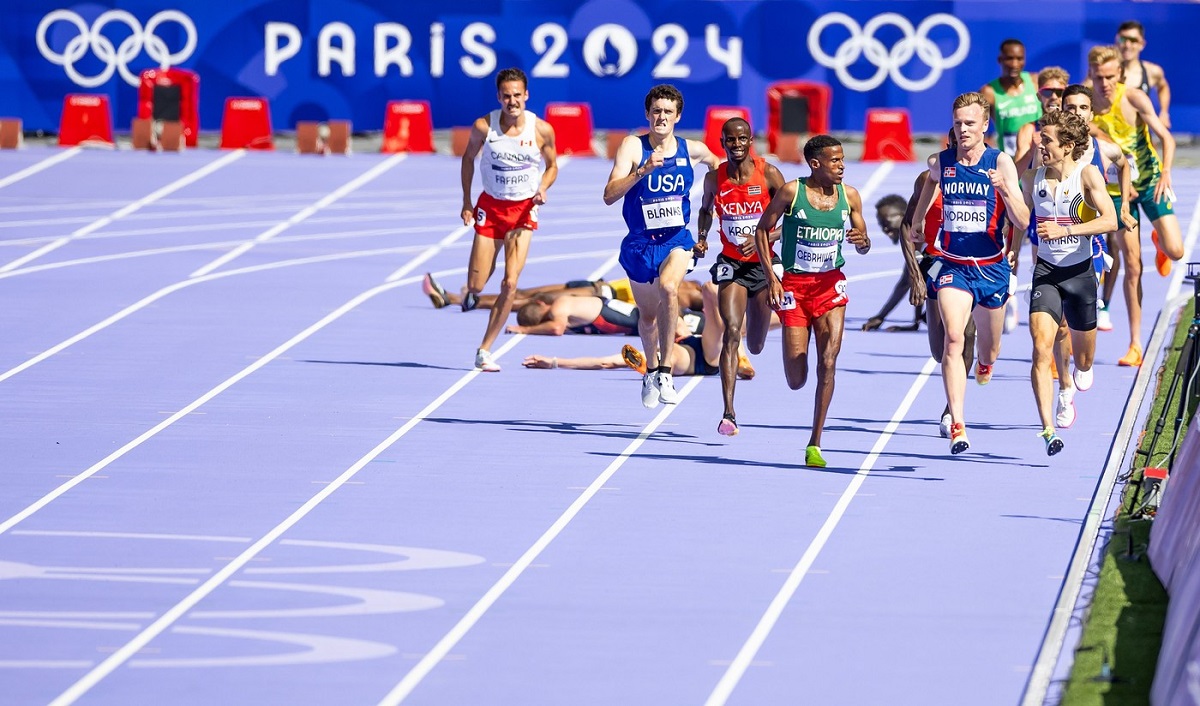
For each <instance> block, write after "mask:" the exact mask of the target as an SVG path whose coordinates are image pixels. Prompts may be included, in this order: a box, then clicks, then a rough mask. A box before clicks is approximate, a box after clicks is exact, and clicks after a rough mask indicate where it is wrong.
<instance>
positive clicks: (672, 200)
mask: <svg viewBox="0 0 1200 706" xmlns="http://www.w3.org/2000/svg"><path fill="white" fill-rule="evenodd" d="M642 218H643V219H644V220H645V221H646V230H658V229H660V228H682V227H683V226H684V222H683V196H670V197H667V198H664V199H655V200H653V201H643V202H642Z"/></svg>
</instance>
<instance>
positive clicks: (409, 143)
mask: <svg viewBox="0 0 1200 706" xmlns="http://www.w3.org/2000/svg"><path fill="white" fill-rule="evenodd" d="M380 151H381V152H385V153H393V152H433V113H432V112H431V111H430V109H429V101H411V100H402V101H388V104H387V113H386V114H385V115H384V118H383V149H382V150H380Z"/></svg>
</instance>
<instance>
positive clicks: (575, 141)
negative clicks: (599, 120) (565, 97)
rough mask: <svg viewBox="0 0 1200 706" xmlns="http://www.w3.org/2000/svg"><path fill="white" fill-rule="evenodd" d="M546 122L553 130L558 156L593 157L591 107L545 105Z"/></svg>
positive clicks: (581, 104) (581, 105)
mask: <svg viewBox="0 0 1200 706" xmlns="http://www.w3.org/2000/svg"><path fill="white" fill-rule="evenodd" d="M546 122H547V123H549V124H550V127H552V128H554V144H555V145H556V146H557V147H558V153H559V154H573V155H576V156H579V157H594V156H595V155H596V150H595V148H593V147H592V106H591V105H589V104H587V103H547V104H546Z"/></svg>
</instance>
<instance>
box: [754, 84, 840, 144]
mask: <svg viewBox="0 0 1200 706" xmlns="http://www.w3.org/2000/svg"><path fill="white" fill-rule="evenodd" d="M832 97H833V91H831V90H830V88H829V86H828V85H827V84H824V83H818V82H816V81H780V82H778V83H773V84H771V85H770V86H769V87H767V150H768V151H770V152H771V153H772V154H779V152H778V150H779V137H780V135H782V134H784V133H792V134H797V135H819V134H822V133H827V132H829V106H830V102H831V100H832Z"/></svg>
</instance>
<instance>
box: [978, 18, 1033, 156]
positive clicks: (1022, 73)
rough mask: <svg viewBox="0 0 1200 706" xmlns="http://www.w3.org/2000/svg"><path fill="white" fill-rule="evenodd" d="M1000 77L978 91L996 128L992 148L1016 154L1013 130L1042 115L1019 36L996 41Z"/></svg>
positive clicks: (1014, 131) (1018, 129)
mask: <svg viewBox="0 0 1200 706" xmlns="http://www.w3.org/2000/svg"><path fill="white" fill-rule="evenodd" d="M996 61H998V62H999V63H1000V71H1001V73H1000V78H998V79H996V80H994V81H991V82H990V83H988V84H987V85H986V86H984V87H983V88H981V89H979V92H980V93H981V94H983V97H984V98H986V99H987V101H988V102H989V103H991V104H992V127H993V128H994V129H995V130H996V147H998V148H999V149H1001V150H1003V151H1005V152H1007V153H1008V156H1009V157H1016V156H1017V133H1018V132H1020V130H1021V126H1022V125H1024V124H1025V123H1031V122H1033V121H1034V120H1037V119H1038V118H1040V117H1042V104H1041V103H1039V102H1038V98H1037V76H1036V75H1034V74H1031V73H1029V72H1028V71H1026V70H1025V45H1024V44H1022V43H1021V40H1019V39H1005V40H1004V41H1003V42H1001V43H1000V56H998V57H996Z"/></svg>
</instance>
